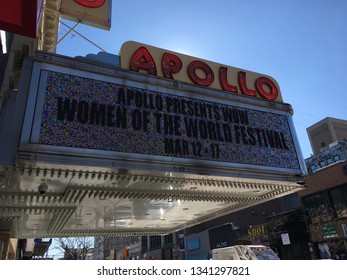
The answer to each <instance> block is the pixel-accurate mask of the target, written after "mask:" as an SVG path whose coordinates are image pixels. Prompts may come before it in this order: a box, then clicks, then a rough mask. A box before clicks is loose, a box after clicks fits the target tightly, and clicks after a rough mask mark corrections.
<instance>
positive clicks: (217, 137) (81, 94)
mask: <svg viewBox="0 0 347 280" xmlns="http://www.w3.org/2000/svg"><path fill="white" fill-rule="evenodd" d="M101 57H103V59H101ZM105 58H106V59H105ZM11 98H12V99H11V102H7V103H5V106H6V107H4V108H3V114H2V123H3V124H4V125H3V126H2V127H1V135H2V136H1V142H2V145H1V147H0V152H1V154H2V164H1V166H0V178H1V184H0V209H1V211H0V218H1V219H2V220H6V221H7V222H8V223H10V224H11V235H12V236H13V237H18V238H35V237H68V236H115V235H165V234H168V233H171V232H175V231H178V230H181V229H184V228H186V227H189V226H192V225H195V224H199V223H202V222H204V221H208V220H211V219H214V218H217V217H220V216H223V215H225V214H228V213H232V212H235V211H238V210H241V209H245V208H247V207H250V206H252V205H255V204H259V203H262V202H265V201H269V200H272V199H275V198H278V197H281V196H284V195H287V194H290V193H293V192H296V191H298V190H301V189H302V188H303V187H304V186H303V183H304V182H303V177H304V176H305V174H306V169H305V164H304V161H303V157H302V154H301V151H300V147H299V143H298V140H297V137H296V133H295V129H294V125H293V121H292V115H293V110H292V108H291V106H290V105H289V104H287V103H284V102H283V98H282V95H281V92H280V88H279V85H278V84H277V82H276V81H275V80H274V79H273V78H272V77H269V76H266V75H263V74H260V73H254V72H251V71H246V70H243V69H237V68H234V67H230V66H226V65H222V64H219V63H214V62H210V61H206V60H203V59H199V58H194V57H190V56H186V55H183V54H179V53H175V52H172V51H169V50H163V49H159V48H156V47H153V46H148V45H145V44H141V43H137V42H126V43H124V45H123V46H122V48H121V51H120V55H119V56H114V55H110V54H105V53H102V54H99V55H95V56H90V57H85V58H81V57H77V58H71V57H66V56H61V55H57V54H53V53H47V52H40V51H38V52H36V54H35V55H34V56H28V57H26V58H25V60H24V62H23V66H22V69H21V77H20V84H19V88H18V92H17V93H16V96H15V97H11Z"/></svg>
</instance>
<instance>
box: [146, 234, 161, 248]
mask: <svg viewBox="0 0 347 280" xmlns="http://www.w3.org/2000/svg"><path fill="white" fill-rule="evenodd" d="M149 246H150V248H151V249H157V248H160V247H161V236H158V235H157V236H150V238H149Z"/></svg>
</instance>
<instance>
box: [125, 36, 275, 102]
mask: <svg viewBox="0 0 347 280" xmlns="http://www.w3.org/2000/svg"><path fill="white" fill-rule="evenodd" d="M120 56H121V67H122V68H125V69H129V70H131V71H135V72H142V73H146V74H149V75H153V76H158V77H163V78H167V79H172V80H176V81H182V82H187V83H192V84H195V85H199V86H203V87H210V88H214V89H220V90H223V91H226V92H228V93H230V94H241V95H244V96H250V97H256V98H260V99H265V100H270V101H282V96H281V93H280V89H279V86H278V84H277V82H276V81H275V80H274V79H273V78H271V77H269V76H265V75H262V74H259V73H254V72H250V71H245V70H242V69H238V68H235V67H230V66H224V65H221V64H218V63H214V62H210V61H206V60H202V59H198V58H194V57H190V56H187V55H183V54H178V53H174V52H171V51H167V50H163V49H159V48H155V47H152V46H148V45H144V44H140V43H136V42H126V43H124V44H123V46H122V48H121V52H120Z"/></svg>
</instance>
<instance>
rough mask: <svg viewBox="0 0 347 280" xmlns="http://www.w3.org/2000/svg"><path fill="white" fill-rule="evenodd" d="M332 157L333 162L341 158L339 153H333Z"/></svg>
mask: <svg viewBox="0 0 347 280" xmlns="http://www.w3.org/2000/svg"><path fill="white" fill-rule="evenodd" d="M333 159H334V161H335V162H336V161H339V160H341V158H340V155H334V157H333Z"/></svg>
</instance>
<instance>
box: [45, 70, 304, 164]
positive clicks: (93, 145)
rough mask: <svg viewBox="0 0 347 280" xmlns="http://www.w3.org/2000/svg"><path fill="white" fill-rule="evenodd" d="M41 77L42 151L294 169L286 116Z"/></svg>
mask: <svg viewBox="0 0 347 280" xmlns="http://www.w3.org/2000/svg"><path fill="white" fill-rule="evenodd" d="M46 73H47V76H48V78H47V81H46V87H45V93H44V105H43V110H42V113H41V124H40V135H39V142H40V143H41V144H46V145H54V146H64V147H74V148H83V149H95V150H105V151H112V152H121V153H133V154H143V155H151V156H162V157H176V158H185V159H194V160H204V161H206V160H207V161H215V162H224V163H236V164H246V165H254V166H266V167H276V168H287V169H296V170H298V169H300V165H299V161H298V157H297V153H296V150H295V145H294V142H293V138H292V134H291V129H290V125H289V122H288V116H287V115H286V114H283V115H282V114H278V113H273V112H267V111H261V110H256V109H250V108H244V107H241V106H239V105H231V104H224V103H218V102H213V101H207V100H202V99H198V98H197V97H196V98H193V97H190V96H179V95H174V94H170V93H167V92H166V93H164V92H160V91H153V90H149V89H143V88H137V87H133V86H125V85H122V84H118V83H111V82H106V81H100V80H94V79H89V78H85V77H79V76H74V75H69V74H64V73H57V72H46ZM130 140H131V141H130Z"/></svg>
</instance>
